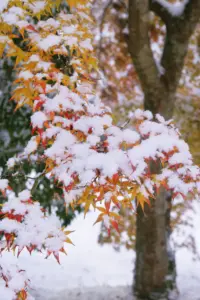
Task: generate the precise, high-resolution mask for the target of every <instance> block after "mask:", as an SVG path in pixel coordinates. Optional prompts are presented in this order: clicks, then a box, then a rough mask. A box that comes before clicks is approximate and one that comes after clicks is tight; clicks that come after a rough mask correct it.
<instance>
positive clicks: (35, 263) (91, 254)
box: [3, 208, 200, 300]
mask: <svg viewBox="0 0 200 300" xmlns="http://www.w3.org/2000/svg"><path fill="white" fill-rule="evenodd" d="M199 215H200V208H199V213H198V214H197V217H196V220H195V226H196V228H197V229H198V228H200V217H199ZM198 219H199V220H198ZM95 220H96V214H95V213H92V212H91V213H89V214H88V215H87V216H86V219H85V220H84V218H83V215H82V214H81V215H79V216H78V217H77V218H76V220H74V221H73V223H72V225H71V226H70V228H69V229H70V230H71V229H73V230H76V231H75V232H74V233H72V234H71V238H72V240H73V242H74V244H75V245H76V246H75V247H74V246H72V245H67V249H68V255H67V256H64V255H61V265H58V264H57V262H56V261H55V259H54V258H51V257H50V258H49V259H44V256H43V255H41V254H39V253H38V254H34V255H32V256H31V257H30V256H29V254H28V253H27V252H25V251H24V252H23V253H22V254H21V256H20V258H19V260H20V264H21V266H22V268H23V269H26V270H27V272H28V275H29V277H30V278H31V281H32V286H33V291H32V292H33V295H34V296H35V297H36V300H65V299H66V300H69V299H70V300H76V299H79V300H104V299H105V300H114V299H118V300H129V299H130V300H133V298H132V295H131V284H132V281H133V266H134V257H135V254H134V252H132V251H127V250H125V249H123V250H121V251H120V252H116V251H115V250H113V248H112V246H111V245H105V246H100V245H98V244H97V237H98V234H99V231H100V226H99V225H98V224H96V225H95V226H92V224H93V223H94V221H95ZM197 233H198V232H197ZM3 255H4V257H5V259H9V260H14V259H16V258H15V257H13V256H12V254H10V253H4V254H3ZM176 256H177V269H178V279H177V283H178V288H179V290H180V296H179V299H180V300H183V299H184V300H200V285H199V281H200V262H193V261H192V257H191V255H190V254H189V252H188V251H187V250H184V249H182V250H179V251H178V252H177V255H176Z"/></svg>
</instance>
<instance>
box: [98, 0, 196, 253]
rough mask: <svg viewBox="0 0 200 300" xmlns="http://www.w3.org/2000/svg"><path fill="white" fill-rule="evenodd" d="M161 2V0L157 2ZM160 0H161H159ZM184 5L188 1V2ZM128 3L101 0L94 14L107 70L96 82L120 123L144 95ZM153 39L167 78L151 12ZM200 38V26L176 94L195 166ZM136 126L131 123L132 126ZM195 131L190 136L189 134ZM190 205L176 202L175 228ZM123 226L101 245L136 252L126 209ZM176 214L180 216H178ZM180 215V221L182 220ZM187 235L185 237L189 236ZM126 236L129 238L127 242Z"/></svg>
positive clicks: (160, 26) (159, 31) (161, 38)
mask: <svg viewBox="0 0 200 300" xmlns="http://www.w3.org/2000/svg"><path fill="white" fill-rule="evenodd" d="M155 2H156V1H155ZM158 2H159V1H158ZM162 3H165V4H166V6H169V7H170V5H171V7H172V8H173V5H174V7H175V8H176V7H177V6H178V5H181V4H182V2H180V1H176V0H166V1H162ZM183 3H184V1H183ZM128 14H129V11H128V1H126V0H124V1H121V0H110V1H109V0H108V1H106V0H104V1H99V0H96V1H94V2H93V15H94V17H95V19H96V23H95V29H94V32H95V34H96V36H95V37H96V38H95V47H96V52H97V55H98V59H99V65H100V69H101V70H102V74H103V75H102V80H101V81H97V89H98V91H99V94H100V96H101V98H102V99H103V101H104V102H105V103H107V104H108V105H110V106H111V107H112V109H113V111H114V114H115V123H118V124H119V123H120V124H121V123H122V122H123V121H124V122H126V120H127V116H128V115H129V112H130V110H132V109H133V108H137V107H140V108H142V107H143V92H142V89H141V86H140V82H139V80H138V77H137V73H136V70H135V68H134V65H133V62H132V60H131V57H130V54H129V49H128V41H129V38H128V36H129V30H128ZM149 22H150V26H149V37H150V42H151V49H152V52H153V55H154V59H155V61H156V64H157V67H158V68H159V73H160V75H161V76H162V74H163V72H164V71H165V70H164V69H163V68H162V66H161V63H160V62H161V57H162V51H163V48H164V43H165V36H166V27H165V25H164V23H163V21H162V20H161V19H160V18H159V17H158V16H156V15H155V14H154V13H153V12H150V20H149ZM199 36H200V26H199V25H197V27H196V29H195V31H194V33H193V35H192V37H191V39H190V42H189V47H188V53H187V56H186V59H185V64H184V68H183V72H182V78H181V81H180V83H179V87H178V92H177V95H176V98H177V100H176V101H177V102H176V107H175V111H174V118H175V121H176V124H177V127H178V128H179V129H180V131H181V133H182V134H183V137H184V139H185V140H186V141H187V142H188V144H189V146H190V150H191V152H192V154H193V156H194V160H195V162H196V163H199V141H200V136H199V134H200V130H199V117H198V116H199V62H200V60H199V58H200V56H199V53H200V52H199ZM128 125H129V126H130V128H131V126H134V124H132V123H131V120H130V122H129V124H128ZM188 128H190V129H191V130H190V132H188ZM187 208H188V207H186V206H185V202H184V201H183V202H182V203H180V201H179V203H178V205H176V203H175V202H174V201H173V207H172V210H173V213H172V223H173V227H174V226H175V224H177V223H180V224H181V223H182V224H183V222H182V221H180V219H181V218H180V216H181V214H183V212H184V211H186V210H187ZM122 215H123V222H122V224H121V226H120V229H121V232H123V233H122V234H121V237H119V235H117V234H116V232H114V231H113V232H112V236H108V235H107V232H106V230H104V229H103V228H102V230H101V235H100V241H101V242H103V241H104V242H113V245H114V247H116V244H117V245H118V246H117V247H119V246H120V245H121V244H125V245H126V246H127V248H134V243H135V231H134V230H132V229H133V227H134V226H135V218H134V217H131V213H129V211H127V212H126V211H122ZM174 216H176V217H174ZM177 216H178V217H177ZM184 234H185V235H187V234H186V233H184ZM124 237H126V238H125V239H124Z"/></svg>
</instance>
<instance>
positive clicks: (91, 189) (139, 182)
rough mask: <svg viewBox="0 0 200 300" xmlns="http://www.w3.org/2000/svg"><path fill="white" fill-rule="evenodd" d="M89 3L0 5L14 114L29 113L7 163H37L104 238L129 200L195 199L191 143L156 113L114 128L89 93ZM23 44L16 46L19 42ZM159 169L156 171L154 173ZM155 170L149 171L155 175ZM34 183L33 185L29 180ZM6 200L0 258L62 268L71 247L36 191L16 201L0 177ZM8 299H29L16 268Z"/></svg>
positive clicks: (8, 277) (8, 279)
mask: <svg viewBox="0 0 200 300" xmlns="http://www.w3.org/2000/svg"><path fill="white" fill-rule="evenodd" d="M90 6H91V5H90V1H86V0H79V1H74V0H70V1H69V0H68V1H67V2H66V3H65V1H61V0H57V1H54V2H52V1H50V0H46V1H36V0H35V1H33V0H26V1H25V0H23V1H21V0H10V1H9V0H5V1H4V2H3V4H1V11H2V13H1V21H0V32H1V35H0V49H1V55H2V56H4V57H15V59H16V65H15V68H16V72H17V79H16V80H15V82H14V85H15V88H14V91H13V95H12V99H13V100H15V101H16V102H17V106H16V109H19V108H20V107H22V106H24V105H29V106H30V107H31V109H32V115H31V126H32V136H31V139H30V140H29V142H28V144H27V146H26V147H25V149H24V150H23V151H22V152H21V153H20V154H19V155H18V156H17V157H13V158H10V159H9V160H8V162H7V165H8V167H9V168H10V169H13V170H14V169H15V168H17V166H18V165H20V164H23V162H24V161H25V160H27V159H28V160H30V161H37V162H38V163H43V164H44V169H43V172H41V174H40V175H39V177H41V176H44V177H48V178H52V179H53V182H54V184H55V186H59V187H60V188H61V189H62V190H63V194H64V197H65V202H66V206H69V205H71V206H72V207H76V206H78V205H79V206H82V207H83V209H84V214H85V215H86V214H87V212H88V210H89V209H90V207H93V208H95V209H96V210H97V211H99V216H98V218H97V220H96V222H103V224H104V226H105V227H106V228H107V230H108V232H109V231H110V230H111V228H114V229H115V230H116V231H118V230H119V224H120V222H121V216H120V214H119V210H120V208H121V207H125V208H129V209H130V210H131V211H132V213H133V214H134V213H135V211H134V205H133V201H135V202H136V204H137V205H138V206H140V207H141V208H142V209H144V205H145V204H146V203H147V204H148V205H154V204H153V203H154V198H155V195H156V193H157V192H158V191H160V190H162V189H163V188H166V189H168V190H170V191H171V192H172V195H173V198H175V199H183V198H184V199H187V197H188V195H192V197H195V195H196V194H198V193H199V192H200V172H199V168H198V167H197V166H195V165H194V164H193V161H192V157H191V154H190V152H189V147H188V145H187V144H186V143H185V142H184V141H183V140H182V139H181V136H180V134H179V132H178V130H177V129H176V127H175V126H174V125H173V123H172V120H168V121H165V120H164V118H163V117H162V116H160V115H158V114H157V115H155V117H153V115H152V113H151V112H150V111H142V110H140V109H138V110H136V111H135V112H134V113H132V115H131V116H130V118H131V120H132V124H133V125H134V128H133V129H132V130H131V129H128V128H126V126H125V125H124V126H121V127H118V126H116V125H114V124H113V119H112V112H111V109H110V108H109V107H107V106H106V105H104V104H103V103H102V102H101V100H100V98H99V97H98V96H97V95H96V93H95V90H94V88H93V86H94V82H93V79H92V76H91V73H92V72H93V71H97V70H98V64H97V59H96V57H95V54H94V50H93V46H92V34H91V30H90V28H91V26H92V23H93V21H92V18H91V17H90V13H89V12H90ZM19 37H20V38H22V40H23V43H22V44H20V45H19V44H18V43H17V40H18V39H19ZM158 167H159V172H157V170H158ZM154 170H155V171H154ZM35 184H36V186H37V179H36V181H35ZM0 190H1V191H2V193H4V194H5V196H6V198H7V202H6V203H5V204H3V206H2V209H1V215H2V219H1V221H0V231H1V233H2V234H3V236H4V240H3V242H2V244H1V251H3V250H5V249H6V250H7V251H11V250H17V251H18V255H19V254H20V253H21V251H22V250H23V249H24V248H27V250H28V251H29V252H30V253H31V252H32V251H34V250H39V251H42V250H43V249H45V252H46V253H47V257H48V256H49V255H51V254H53V255H54V256H55V258H56V259H57V261H58V262H59V252H65V248H64V243H72V241H71V239H70V238H69V237H68V235H69V234H70V232H69V231H67V230H66V229H65V228H64V229H63V228H62V226H61V223H60V221H59V219H58V218H57V217H56V216H55V215H50V216H49V215H48V214H47V213H46V212H45V211H44V210H43V209H42V208H41V206H40V204H39V202H37V201H36V200H37V199H33V195H32V191H33V190H31V191H30V190H28V189H26V190H22V191H20V192H19V193H18V195H15V194H14V193H13V191H12V189H11V188H10V186H9V181H8V180H7V179H0ZM0 268H1V277H2V279H3V280H4V283H5V285H4V287H2V289H1V290H0V293H2V295H3V293H4V294H6V295H7V298H6V299H18V300H19V299H32V298H31V295H30V293H29V289H28V286H29V280H28V279H27V277H26V275H25V274H24V272H23V271H22V270H20V269H19V268H17V267H15V268H11V269H9V267H8V266H6V265H5V264H4V262H1V265H0Z"/></svg>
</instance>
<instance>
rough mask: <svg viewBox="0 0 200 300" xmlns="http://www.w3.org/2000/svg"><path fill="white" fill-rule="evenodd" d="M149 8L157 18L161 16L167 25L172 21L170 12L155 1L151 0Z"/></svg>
mask: <svg viewBox="0 0 200 300" xmlns="http://www.w3.org/2000/svg"><path fill="white" fill-rule="evenodd" d="M149 8H150V10H151V11H153V12H154V13H155V14H156V15H157V16H159V17H160V18H161V19H162V21H163V22H164V23H165V24H168V23H169V22H170V21H171V19H172V15H171V14H170V12H169V11H168V9H166V8H165V7H164V6H163V5H161V4H160V2H157V1H155V0H149Z"/></svg>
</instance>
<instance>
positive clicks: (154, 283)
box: [135, 190, 168, 300]
mask: <svg viewBox="0 0 200 300" xmlns="http://www.w3.org/2000/svg"><path fill="white" fill-rule="evenodd" d="M166 210H167V202H166V201H165V191H164V190H161V191H160V194H159V195H158V196H157V198H156V200H152V201H151V206H148V205H146V207H145V214H144V212H143V211H142V209H141V208H138V212H137V213H138V215H137V223H136V225H137V231H136V254H137V257H136V269H135V292H136V295H138V296H139V298H140V299H146V300H147V299H160V296H161V295H164V296H165V295H166V294H165V291H166V286H165V278H166V275H167V273H168V255H167V236H166V218H165V216H166ZM165 299H166V298H165Z"/></svg>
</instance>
